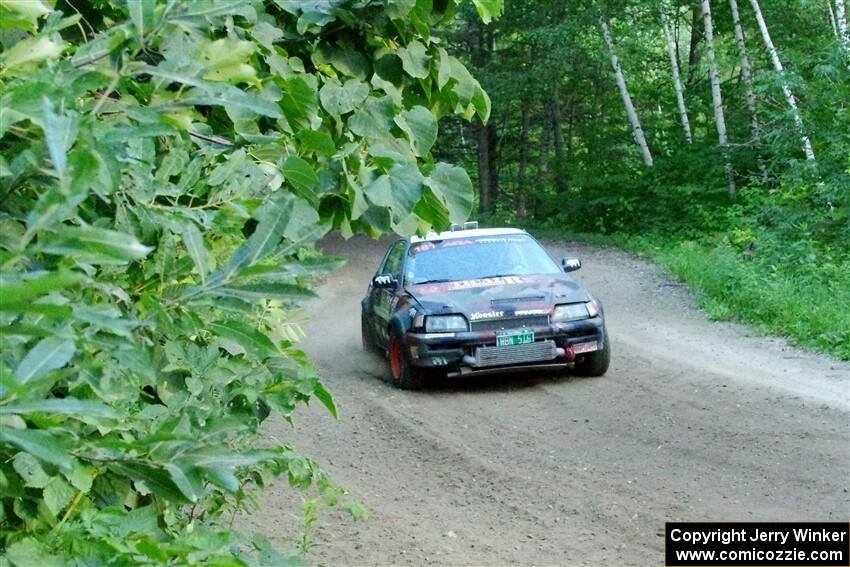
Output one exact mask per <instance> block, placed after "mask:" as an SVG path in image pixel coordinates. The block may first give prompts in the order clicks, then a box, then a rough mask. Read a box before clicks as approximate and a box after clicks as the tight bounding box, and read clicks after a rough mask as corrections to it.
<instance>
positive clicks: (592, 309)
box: [586, 299, 599, 317]
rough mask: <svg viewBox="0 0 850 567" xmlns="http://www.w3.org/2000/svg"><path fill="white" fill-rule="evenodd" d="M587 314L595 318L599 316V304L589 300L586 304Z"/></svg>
mask: <svg viewBox="0 0 850 567" xmlns="http://www.w3.org/2000/svg"><path fill="white" fill-rule="evenodd" d="M586 305H587V314H588V315H590V316H591V317H596V316H597V315H599V304H598V303H596V300H595V299H591V300H590V301H588V302H587V304H586Z"/></svg>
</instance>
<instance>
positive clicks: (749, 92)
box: [729, 0, 761, 141]
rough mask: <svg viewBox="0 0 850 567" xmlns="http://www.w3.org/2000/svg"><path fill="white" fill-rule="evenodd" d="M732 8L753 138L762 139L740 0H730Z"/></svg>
mask: <svg viewBox="0 0 850 567" xmlns="http://www.w3.org/2000/svg"><path fill="white" fill-rule="evenodd" d="M729 7H730V8H731V9H732V24H733V25H734V27H735V39H736V40H737V42H738V55H739V56H740V58H741V79H742V80H743V81H744V92H745V94H746V96H747V109H748V110H749V111H750V120H751V122H752V129H753V140H755V141H759V140H761V128H760V127H759V119H758V115H757V114H756V94H755V90H754V89H753V74H752V71H751V70H750V58H749V57H748V56H747V45H746V43H745V42H744V28H743V27H741V15H740V13H739V12H738V0H729Z"/></svg>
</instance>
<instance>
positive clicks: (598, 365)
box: [576, 331, 611, 377]
mask: <svg viewBox="0 0 850 567" xmlns="http://www.w3.org/2000/svg"><path fill="white" fill-rule="evenodd" d="M580 357H581V358H579V359H577V360H576V374H578V375H579V376H594V377H595V376H603V375H604V374H605V373H606V372H607V371H608V366H609V365H610V364H611V341H609V340H608V331H605V334H604V335H603V338H602V350H597V351H596V352H591V353H589V354H583V355H580Z"/></svg>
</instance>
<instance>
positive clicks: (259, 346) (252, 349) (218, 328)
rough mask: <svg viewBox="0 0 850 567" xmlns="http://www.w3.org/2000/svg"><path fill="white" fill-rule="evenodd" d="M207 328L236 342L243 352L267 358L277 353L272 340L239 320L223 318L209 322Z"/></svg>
mask: <svg viewBox="0 0 850 567" xmlns="http://www.w3.org/2000/svg"><path fill="white" fill-rule="evenodd" d="M209 330H210V331H212V332H213V333H215V334H216V335H218V336H220V337H224V338H226V339H230V340H232V341H235V342H236V343H238V344H239V345H240V346H241V347H242V348H243V349H245V352H247V353H250V354H252V355H254V356H256V357H258V358H267V357H269V356H273V355H275V354H277V353H278V350H277V348H276V347H275V346H274V344H273V343H272V341H271V340H270V339H269V338H268V337H267V336H266V335H264V334H263V333H261V332H260V331H258V330H257V329H255V328H253V327H252V326H250V325H248V324H247V323H243V322H241V321H235V320H232V319H231V320H225V321H218V322H215V323H210V324H209Z"/></svg>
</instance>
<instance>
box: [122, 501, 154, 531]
mask: <svg viewBox="0 0 850 567" xmlns="http://www.w3.org/2000/svg"><path fill="white" fill-rule="evenodd" d="M157 528H158V522H157V513H156V506H155V505H154V504H148V505H147V506H142V507H140V508H135V509H133V510H130V511H129V512H127V514H126V515H125V516H124V517H122V518H121V519H120V520H119V521H118V522H117V523H116V524H115V533H116V535H118V536H120V537H128V536H132V535H136V534H144V535H148V534H152V533H155V532H156V530H157Z"/></svg>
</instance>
